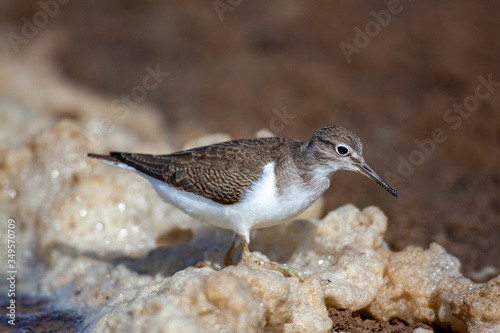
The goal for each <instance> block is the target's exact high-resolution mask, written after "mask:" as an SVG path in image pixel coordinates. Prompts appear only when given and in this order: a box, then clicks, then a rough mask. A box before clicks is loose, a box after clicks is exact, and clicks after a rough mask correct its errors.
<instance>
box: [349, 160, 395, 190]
mask: <svg viewBox="0 0 500 333" xmlns="http://www.w3.org/2000/svg"><path fill="white" fill-rule="evenodd" d="M356 166H357V167H358V170H359V172H360V173H362V174H363V175H365V176H367V177H368V178H371V179H373V180H374V181H376V182H377V183H378V184H379V185H380V186H382V187H383V188H385V189H386V191H387V192H389V193H390V194H392V195H393V196H395V197H397V196H398V194H397V193H396V191H394V189H393V188H392V187H390V186H389V184H387V183H386V181H385V180H383V179H382V177H380V176H379V175H377V173H376V172H375V171H373V169H372V168H370V166H369V165H368V164H366V163H365V162H363V163H360V164H356Z"/></svg>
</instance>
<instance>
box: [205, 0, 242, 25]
mask: <svg viewBox="0 0 500 333" xmlns="http://www.w3.org/2000/svg"><path fill="white" fill-rule="evenodd" d="M242 2H243V0H225V1H222V0H214V1H213V2H212V6H213V7H214V10H215V12H216V13H217V16H218V17H219V20H220V21H221V22H223V21H224V13H225V12H232V11H233V10H234V9H235V8H236V7H238V6H239V5H241V3H242Z"/></svg>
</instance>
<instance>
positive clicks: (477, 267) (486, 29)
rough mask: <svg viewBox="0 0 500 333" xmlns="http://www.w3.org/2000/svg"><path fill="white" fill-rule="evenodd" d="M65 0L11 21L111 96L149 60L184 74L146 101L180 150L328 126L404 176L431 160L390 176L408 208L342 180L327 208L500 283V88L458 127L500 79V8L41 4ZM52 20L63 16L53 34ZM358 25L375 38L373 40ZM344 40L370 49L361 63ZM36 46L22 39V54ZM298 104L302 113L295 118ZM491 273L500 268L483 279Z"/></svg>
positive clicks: (6, 23)
mask: <svg viewBox="0 0 500 333" xmlns="http://www.w3.org/2000/svg"><path fill="white" fill-rule="evenodd" d="M54 2H55V0H54V1H52V0H46V1H41V2H36V1H18V0H16V1H14V0H11V1H2V4H1V5H0V8H1V10H0V13H1V14H0V20H1V21H0V24H1V26H2V28H4V30H5V29H7V31H12V32H15V33H17V34H19V35H22V29H23V25H25V24H26V23H25V20H23V18H25V19H27V20H28V21H30V22H35V23H36V21H33V20H34V19H38V20H39V24H40V25H41V27H40V29H39V31H38V33H37V34H36V35H35V36H34V37H32V38H29V39H28V42H29V43H33V40H38V41H40V40H43V39H44V38H47V36H51V37H50V38H47V39H50V40H51V41H52V42H51V43H52V44H51V45H52V48H51V51H50V52H51V56H52V57H53V59H54V64H55V65H56V66H57V67H59V70H60V71H61V72H62V73H64V75H66V76H67V77H69V78H70V79H71V80H73V81H75V82H77V83H78V84H81V85H84V86H87V87H88V88H89V89H91V90H93V91H96V92H99V93H101V94H104V95H107V96H112V97H119V96H120V95H122V94H130V92H131V91H132V89H133V88H134V87H135V86H137V85H141V84H142V80H143V78H144V76H145V75H146V74H147V71H146V70H145V68H146V67H147V66H149V67H151V68H156V66H159V68H160V69H161V71H166V72H169V73H170V75H169V76H168V77H167V78H165V79H164V81H163V82H162V83H161V84H160V85H159V86H158V87H157V88H156V89H153V90H151V91H148V94H147V98H146V99H145V100H144V101H143V102H142V103H150V104H154V105H156V106H157V107H158V109H160V110H161V112H162V115H163V119H164V122H165V128H166V130H168V131H169V132H170V133H172V136H173V137H176V138H177V140H178V141H177V142H176V144H177V145H178V146H180V145H181V144H182V143H184V142H185V141H186V140H189V139H192V138H195V137H197V136H199V135H202V134H206V133H213V132H226V133H229V134H231V135H232V136H233V137H234V138H241V137H251V136H253V135H254V133H255V132H256V131H257V130H259V129H261V128H269V129H271V130H274V132H275V134H277V135H280V136H287V137H293V138H299V139H302V140H308V139H309V138H310V136H311V135H312V134H313V132H314V131H315V130H317V129H318V128H320V127H322V126H326V125H330V124H338V125H343V126H345V127H348V128H350V129H352V130H354V131H355V132H356V133H358V135H359V136H360V137H361V138H362V140H363V142H364V151H365V158H366V160H367V162H368V163H369V164H370V165H371V166H372V167H373V168H374V169H375V170H376V171H377V172H378V173H379V174H381V175H386V176H387V175H388V174H387V172H392V173H393V174H395V175H398V166H400V163H401V158H402V159H405V160H413V161H414V164H421V165H418V166H415V167H414V171H413V172H412V173H411V174H409V175H407V177H403V178H404V182H401V181H395V180H394V179H392V177H389V178H391V179H389V182H390V183H391V184H393V185H394V186H395V188H396V190H397V191H398V193H399V198H393V197H392V196H391V195H389V194H388V193H386V192H385V191H383V190H382V189H381V188H380V187H379V186H377V185H376V184H374V183H372V182H371V181H369V180H368V179H365V178H364V177H362V176H360V175H356V174H351V173H346V172H339V173H338V174H337V175H335V177H334V182H333V186H332V189H330V190H329V191H328V192H327V193H326V199H327V207H326V208H327V211H329V210H331V209H334V208H336V207H338V206H340V205H343V204H345V203H353V204H355V205H356V206H359V207H364V206H367V205H377V206H379V207H381V208H382V209H383V210H384V211H385V212H386V214H387V215H388V217H389V230H388V232H387V234H386V239H387V241H388V243H389V244H390V246H391V247H392V248H394V249H401V248H403V247H405V246H407V245H417V246H422V247H427V246H428V244H429V243H430V242H438V243H439V244H441V245H443V246H444V247H445V248H446V249H447V251H448V252H450V253H452V254H454V255H456V256H457V257H459V259H460V260H461V262H462V264H463V271H464V273H465V274H466V275H469V276H472V277H473V278H475V279H476V280H485V279H487V278H488V277H490V275H495V274H498V273H499V271H498V268H500V265H499V259H498V258H499V255H500V250H499V246H500V232H499V228H500V195H499V188H500V149H499V146H500V86H499V85H498V84H497V86H496V87H493V88H491V89H493V91H490V94H489V96H488V97H487V98H485V99H484V100H482V101H479V104H478V105H477V107H474V110H475V111H474V112H470V113H465V116H457V114H455V113H448V116H449V117H451V116H454V117H455V118H453V119H455V120H454V121H451V120H449V121H448V122H447V121H445V119H444V118H443V117H444V115H445V114H446V112H447V110H448V109H450V108H453V105H454V104H462V103H463V102H464V100H466V99H467V98H468V97H469V99H468V101H469V102H470V101H474V98H473V97H471V96H474V94H475V91H476V88H477V87H478V86H479V85H480V81H479V80H478V77H479V76H482V77H483V78H485V79H486V80H487V79H488V76H489V75H491V78H492V80H493V81H495V82H500V67H499V60H500V35H499V31H500V3H499V2H494V1H466V0H460V1H445V2H443V1H439V2H437V1H427V2H421V1H401V3H400V4H399V6H396V7H394V8H392V7H391V8H392V9H393V13H392V14H390V22H389V18H388V16H387V15H386V14H387V13H390V12H389V11H388V4H390V3H395V2H394V1H391V2H389V1H359V2H358V1H357V2H351V1H349V2H347V1H343V2H340V3H339V2H333V1H317V2H314V3H312V2H305V1H272V2H266V1H236V0H233V1H231V2H229V1H227V0H225V1H203V2H201V1H197V2H194V1H191V2H187V1H172V2H165V1H158V0H156V1H155V0H150V1H139V0H137V1H132V0H129V1H69V2H68V3H67V4H58V8H55V7H54V6H52V7H50V6H49V7H46V8H45V9H44V8H43V6H42V5H41V3H44V4H45V5H46V4H49V3H50V4H52V5H53V4H54ZM61 2H62V0H61ZM215 7H217V9H216V8H215ZM40 11H45V12H46V13H49V14H51V13H53V14H54V15H53V17H52V16H50V17H49V16H47V17H48V21H47V22H46V23H45V24H42V23H43V15H42V16H40V15H41V14H38V15H39V16H38V17H37V16H36V15H37V13H39V12H40ZM371 11H374V12H375V13H376V14H373V12H371ZM381 11H384V12H381ZM377 13H378V14H377ZM384 13H385V14H384ZM384 15H385V16H384ZM376 16H378V17H379V20H385V21H384V22H383V25H385V26H383V25H382V24H381V23H378V22H377V20H376V18H375V17H376ZM42 25H43V26H42ZM358 28H359V30H361V31H365V29H366V28H368V34H369V35H371V37H370V36H369V35H367V36H364V37H363V36H362V37H360V36H359V32H357V31H359V30H357V29H358ZM370 29H371V30H370ZM365 34H366V32H365ZM357 35H358V36H357ZM356 36H357V37H356ZM54 40H55V42H54ZM341 43H345V44H342V45H344V47H345V45H346V44H349V45H351V46H352V47H356V48H357V49H356V52H354V53H352V54H350V56H349V58H350V59H349V60H350V62H348V61H347V58H346V56H345V55H344V54H343V52H342V49H341V47H340V45H341ZM356 45H357V46H356ZM27 50H29V48H28V47H27V45H25V44H24V43H21V44H19V45H18V53H19V54H21V55H22V53H23V52H28V51H27ZM351 50H353V49H352V48H351ZM12 52H14V49H13V50H12ZM481 91H482V92H487V91H488V90H487V89H486V88H482V90H481ZM471 98H472V99H471ZM284 109H286V113H288V114H289V115H292V116H294V118H292V117H291V116H290V118H287V119H286V118H285V119H286V121H282V120H280V118H279V116H277V112H278V111H279V112H281V114H283V110H284ZM273 110H274V111H273ZM279 112H278V113H279ZM134 116H138V115H134ZM276 117H277V118H276ZM457 117H458V119H457ZM273 119H274V120H273ZM459 120H460V121H461V124H460V125H459V126H458V121H459ZM281 125H283V126H281ZM452 125H457V126H456V127H457V128H456V130H454V129H453V128H452ZM435 128H442V129H443V130H444V131H445V133H446V136H447V139H446V140H445V141H444V142H443V143H438V144H436V148H435V150H434V151H433V153H432V154H431V155H430V156H428V157H425V158H423V159H419V156H420V157H421V156H423V155H422V153H418V152H415V151H416V150H418V147H417V146H416V144H415V142H414V141H415V140H417V139H418V140H424V139H427V138H431V133H432V131H433V130H434V129H435ZM419 154H420V155H419ZM400 180H401V179H400ZM487 266H495V267H496V268H497V270H496V272H495V271H494V270H492V269H490V273H491V274H490V275H488V274H477V273H478V272H480V271H481V270H482V269H484V268H485V267H487ZM483 272H484V271H483Z"/></svg>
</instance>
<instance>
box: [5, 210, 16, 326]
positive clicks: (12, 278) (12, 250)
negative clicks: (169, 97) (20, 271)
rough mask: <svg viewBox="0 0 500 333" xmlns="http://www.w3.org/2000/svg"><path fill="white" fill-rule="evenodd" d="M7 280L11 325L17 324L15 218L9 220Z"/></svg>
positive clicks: (8, 310) (8, 312)
mask: <svg viewBox="0 0 500 333" xmlns="http://www.w3.org/2000/svg"><path fill="white" fill-rule="evenodd" d="M6 237H7V258H8V259H7V281H8V282H9V285H8V288H9V289H8V290H7V297H8V299H9V302H8V305H7V317H8V318H9V319H8V321H7V322H8V323H9V325H12V326H15V325H16V279H17V264H16V221H15V220H14V219H8V220H7V235H6Z"/></svg>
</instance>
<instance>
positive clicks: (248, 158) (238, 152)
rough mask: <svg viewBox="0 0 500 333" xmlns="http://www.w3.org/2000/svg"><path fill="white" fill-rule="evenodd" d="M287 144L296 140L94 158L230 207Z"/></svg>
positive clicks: (221, 144) (236, 143) (114, 153)
mask: <svg viewBox="0 0 500 333" xmlns="http://www.w3.org/2000/svg"><path fill="white" fill-rule="evenodd" d="M285 141H295V140H290V139H284V138H262V139H248V140H235V141H228V142H223V143H219V144H215V145H211V146H206V147H200V148H194V149H190V150H185V151H180V152H176V153H173V154H168V155H149V154H133V153H119V152H111V153H110V155H109V156H105V155H93V156H92V157H98V158H104V159H107V160H111V161H115V162H119V163H124V164H126V165H128V166H131V167H133V168H135V169H136V170H137V171H140V172H143V173H145V174H147V175H149V176H152V177H154V178H157V179H159V180H162V181H164V182H166V183H167V184H169V185H170V186H172V187H175V188H176V189H178V190H182V191H186V192H191V193H194V194H197V195H200V196H202V197H205V198H207V199H210V200H212V201H215V202H217V203H220V204H224V205H228V204H233V203H236V202H238V201H239V200H240V198H241V196H242V194H243V193H244V192H245V191H246V190H247V189H248V188H249V187H250V185H251V184H252V182H254V181H256V180H257V179H258V178H259V176H260V175H261V173H262V168H263V167H264V166H265V165H266V164H267V163H269V162H271V161H275V160H277V159H278V158H280V156H283V154H282V153H283V149H284V147H286V145H284V142H285ZM296 142H297V141H296Z"/></svg>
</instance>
